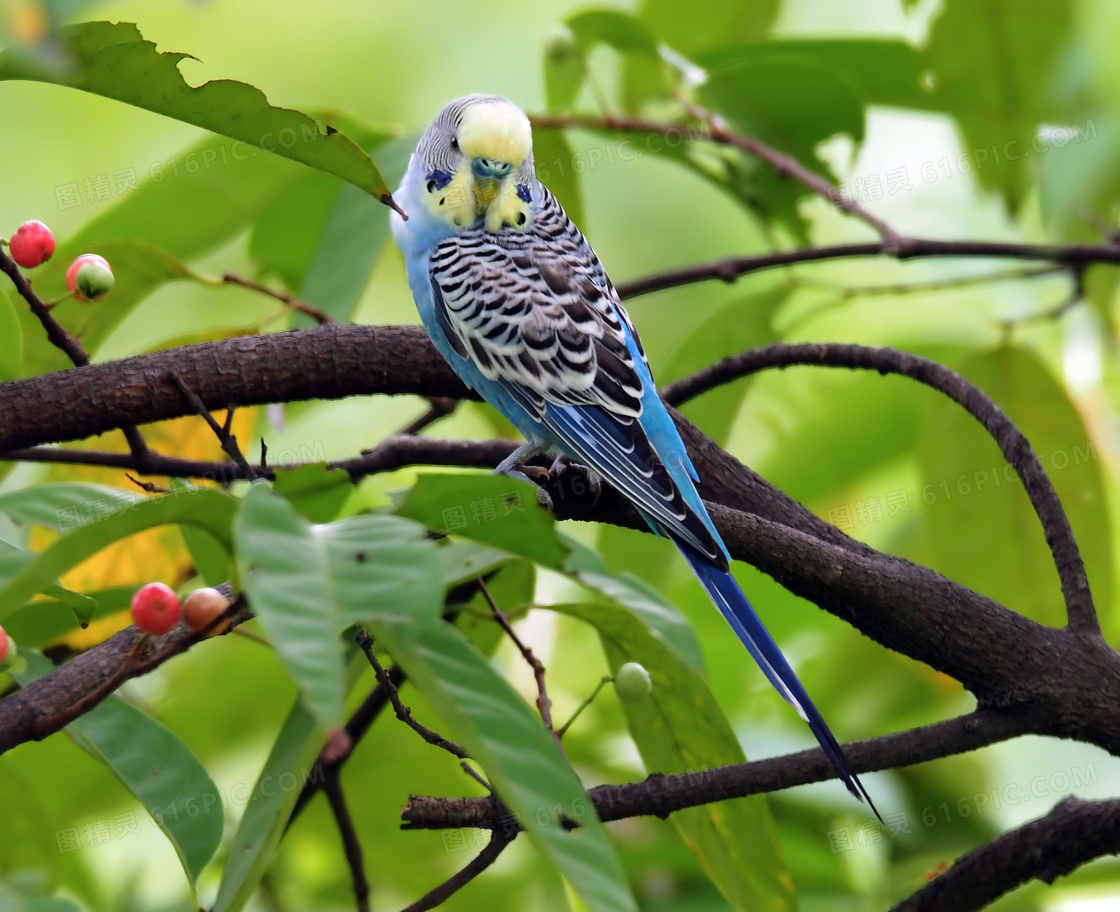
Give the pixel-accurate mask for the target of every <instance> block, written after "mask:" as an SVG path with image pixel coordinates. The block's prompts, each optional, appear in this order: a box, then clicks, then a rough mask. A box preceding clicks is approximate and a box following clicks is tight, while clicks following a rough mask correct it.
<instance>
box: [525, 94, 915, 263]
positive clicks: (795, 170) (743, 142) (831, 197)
mask: <svg viewBox="0 0 1120 912" xmlns="http://www.w3.org/2000/svg"><path fill="white" fill-rule="evenodd" d="M697 114H699V115H702V119H703V121H704V125H705V126H706V127H707V130H708V135H707V137H705V138H706V139H709V140H711V141H712V142H714V143H719V144H721V145H726V146H734V147H736V148H738V149H742V150H743V151H744V152H747V153H749V154H751V155H754V156H755V157H757V158H761V159H762V160H763V161H764V162H766V163H767V164H768V165H770V166H771V167H772V168H773V169H774V170H775V171H777V172H778V173H779V174H783V175H785V176H786V177H792V178H793V179H794V180H796V181H800V182H801V183H802V184H804V185H805V186H806V187H808V188H809V189H810V190H812V191H813V192H814V193H816V194H818V195H820V196H823V197H824V198H825V199H827V200H828V201H829V202H831V203H832V204H833V205H834V206H836V207H837V208H839V209H843V210H844V211H845V212H847V213H848V214H849V215H851V216H854V217H855V218H858V219H859V220H860V221H862V222H864V223H865V224H867V225H869V226H871V228H873V229H874V230H875V231H876V232H878V234H880V235H881V236H882V237H883V238H884V240H885V241H886V242H887V243H888V244H891V243H894V242H896V241H898V240H901V239H900V237H899V235H898V233H897V232H896V231H895V230H894V229H893V228H891V226H890V225H888V224H887V223H886V222H884V221H883V220H882V219H880V218H878V217H877V216H874V215H872V214H871V213H870V212H868V211H867V210H866V209H864V208H863V206H861V205H860V204H859V203H858V202H857V201H856V200H854V199H851V198H850V197H845V196H844V195H843V194H841V193H840V192H839V191H838V190H837V189H836V188H835V187H832V186H831V185H830V184H829V183H828V181H826V180H825V179H824V178H823V177H821V176H820V175H819V174H816V173H814V172H813V171H810V170H809V169H808V168H806V167H805V166H804V165H802V164H801V162H799V161H798V160H797V159H795V158H793V157H792V156H790V155H786V154H785V153H783V152H779V151H778V150H777V149H773V148H771V147H770V146H768V145H767V144H766V143H764V142H762V140H760V139H757V138H756V137H753V136H746V135H743V134H741V133H735V132H734V131H732V130H729V129H728V128H727V126H726V124H725V123H724V122H723V119H722V118H719V117H710V116H708V115H706V114H704V113H703V112H697ZM531 120H532V123H533V126H534V127H537V128H544V129H564V128H566V127H583V128H586V129H593V130H612V131H620V132H623V133H662V134H665V133H669V132H670V131H679V130H681V126H680V125H678V124H664V123H654V122H652V121H646V120H637V119H634V118H625V117H622V118H620V117H613V116H610V115H608V116H603V117H584V116H579V115H566V116H561V117H550V116H545V115H534V116H533V117H532V118H531Z"/></svg>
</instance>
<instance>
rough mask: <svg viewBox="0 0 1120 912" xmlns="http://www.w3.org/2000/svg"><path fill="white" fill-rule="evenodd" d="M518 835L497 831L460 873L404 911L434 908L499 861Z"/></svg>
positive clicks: (411, 911)
mask: <svg viewBox="0 0 1120 912" xmlns="http://www.w3.org/2000/svg"><path fill="white" fill-rule="evenodd" d="M516 837H517V834H516V833H514V834H513V835H512V836H504V835H502V834H501V833H497V832H495V833H494V834H493V835H491V837H490V841H489V842H488V843H487V844H486V848H484V849H483V850H482V851H481V852H479V853H478V854H477V855H476V856H475V857H474V858H473V859H471V861H470V862H469V863H468V864H467V866H466V867H464V868H463V869H462V870H461V871H459V872H458V873H456V874H453V875H452V876H451V877H449V878H448V879H447V880H445V881H444V882H443V883H441V884H440V885H439V886H438V887H436V888H435V889H434V890H432V891H431V892H429V893H425V894H424V895H423V896H421V897H420V898H419V899H418V900H416V902H414V903H413V904H412V905H410V906H406V907H405V908H404V909H403V910H402V912H425V910H427V909H434V908H435V907H436V906H438V905H439V904H440V903H442V902H444V901H446V900H447V899H449V898H450V897H451V896H452V895H453V894H454V893H457V892H458V891H459V890H461V889H463V887H465V886H466V885H467V884H469V883H470V882H471V881H472V880H474V879H475V878H476V877H478V875H479V874H481V873H482V872H483V871H485V870H486V869H487V868H488V867H490V865H492V864H493V863H494V862H495V861H497V860H498V856H499V855H501V854H502V852H503V851H504V850H505V847H506V846H508V845H509V844H510V843H511V842H513V840H514V839H515V838H516Z"/></svg>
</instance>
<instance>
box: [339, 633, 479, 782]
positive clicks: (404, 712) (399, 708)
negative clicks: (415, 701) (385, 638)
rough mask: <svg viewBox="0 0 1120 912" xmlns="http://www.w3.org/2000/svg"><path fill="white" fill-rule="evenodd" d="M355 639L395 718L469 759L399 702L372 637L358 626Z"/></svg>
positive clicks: (433, 742)
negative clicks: (375, 676) (374, 648)
mask: <svg viewBox="0 0 1120 912" xmlns="http://www.w3.org/2000/svg"><path fill="white" fill-rule="evenodd" d="M357 640H358V646H359V647H360V648H361V650H362V652H364V653H365V654H366V658H367V659H368V660H369V664H370V666H371V667H372V668H373V671H374V674H376V675H377V680H378V682H379V683H380V684H381V686H382V687H384V688H385V690H386V692H387V693H388V696H389V702H390V703H392V704H393V711H394V712H395V713H396V714H397V718H398V719H400V720H401V721H402V722H403V723H404V724H405V725H407V726H408V727H409V728H411V729H412V730H413V731H414V732H416V734H418V735H419V736H420V737H421V738H423V739H424V740H425V741H427V742H428V743H429V744H431V745H434V746H435V747H439V748H442V749H443V750H445V751H447V752H448V753H449V754H453V755H454V756H456V757H458V758H459V759H460V760H467V759H470V754H468V753H467V751H466V749H465V748H464V747H463V746H462V745H460V744H456V743H455V742H454V741H449V740H448V739H447V738H445V737H443V735H441V734H439V732H434V731H432V730H431V729H430V728H428V727H427V726H425V725H423V724H421V723H420V722H417V721H416V719H415V717H414V716H413V715H412V711H411V710H410V709H409V708H408V707H407V706H405V705H404V704H403V703H402V702H401V697H400V694H399V693H398V692H397V688H396V687H395V686H394V684H393V681H392V679H391V678H390V677H389V673H388V672H387V671H386V670H385V669H384V667H383V666H382V665H381V663H380V662H379V661H378V660H377V654H376V653H375V652H374V651H373V638H372V637H371V636H370V635H369V634H368V633H367V632H366V631H365V630H364V629H363V628H361V627H359V628H358V636H357Z"/></svg>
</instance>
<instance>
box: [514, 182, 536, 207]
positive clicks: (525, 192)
mask: <svg viewBox="0 0 1120 912" xmlns="http://www.w3.org/2000/svg"><path fill="white" fill-rule="evenodd" d="M517 195H518V196H519V197H521V199H522V200H523V201H524V202H526V203H531V202H532V201H533V194H532V193H530V192H529V188H528V187H526V186H525V185H524V184H518V185H517Z"/></svg>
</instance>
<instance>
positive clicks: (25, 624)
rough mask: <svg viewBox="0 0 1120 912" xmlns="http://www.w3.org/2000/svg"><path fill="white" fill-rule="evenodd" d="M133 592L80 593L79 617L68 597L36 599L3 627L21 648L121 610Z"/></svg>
mask: <svg viewBox="0 0 1120 912" xmlns="http://www.w3.org/2000/svg"><path fill="white" fill-rule="evenodd" d="M31 556H32V557H34V555H31ZM227 578H228V577H227ZM219 582H221V580H219ZM57 589H61V587H57V588H56V587H54V586H50V587H47V588H46V589H45V590H44V591H45V592H46V593H48V594H49V593H51V592H55V591H57ZM65 591H67V592H68V591H69V590H65ZM135 593H136V584H132V585H127V586H111V587H109V588H108V589H97V590H93V591H91V592H86V593H83V594H82V598H84V599H88V600H89V601H90V602H92V610H87V613H85V614H84V616H83V617H79V614H78V611H77V610H76V608H75V606H74V604H72V603H71V602H70V601H69V600H68V599H63V598H49V599H37V600H35V601H34V602H30V603H28V604H27V605H25V606H24V607H23V608H20V609H19V610H18V611H17V612H16V613H15V614H13V615H12V616H11V617H9V618H8V619H7V620H6V621H4V629H5V630H7V631H8V633H9V635H10V636H11V637H12V639H14V640H15V641H16V642H17V643H19V645H20V647H21V648H22V647H24V646H30V647H37V646H42V645H43V644H44V643H50V642H52V641H54V640H57V639H58V638H59V637H62V636H65V635H66V634H67V633H69V632H70V631H72V630H76V629H77V628H78V627H79V625H80V623H81V621H82V620H84V621H86V622H87V623H88V622H90V621H97V620H100V619H101V618H103V617H108V616H109V615H111V614H116V613H117V612H118V611H124V610H125V609H126V608H128V606H129V604H130V603H131V601H132V596H133V595H134V594H135ZM75 594H76V593H75Z"/></svg>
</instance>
